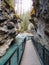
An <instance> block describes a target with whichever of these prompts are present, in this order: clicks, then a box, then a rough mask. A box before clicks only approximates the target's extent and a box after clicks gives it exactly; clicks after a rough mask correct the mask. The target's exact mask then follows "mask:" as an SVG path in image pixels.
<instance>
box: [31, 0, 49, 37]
mask: <svg viewBox="0 0 49 65" xmlns="http://www.w3.org/2000/svg"><path fill="white" fill-rule="evenodd" d="M33 7H34V9H35V14H34V15H33V14H32V16H31V18H32V19H33V18H34V17H36V18H37V19H38V24H37V33H38V34H39V35H41V36H43V35H44V34H46V35H47V36H48V35H49V0H33ZM34 22H35V21H34ZM42 34H43V35H42Z"/></svg>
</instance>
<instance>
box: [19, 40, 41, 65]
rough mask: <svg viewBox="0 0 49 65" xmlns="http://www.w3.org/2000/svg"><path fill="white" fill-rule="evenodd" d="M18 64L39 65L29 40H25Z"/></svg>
mask: <svg viewBox="0 0 49 65" xmlns="http://www.w3.org/2000/svg"><path fill="white" fill-rule="evenodd" d="M20 65H41V63H40V61H39V58H38V56H37V53H36V50H35V48H34V45H33V44H32V41H31V40H28V41H27V42H26V46H25V51H24V54H23V57H22V61H21V63H20Z"/></svg>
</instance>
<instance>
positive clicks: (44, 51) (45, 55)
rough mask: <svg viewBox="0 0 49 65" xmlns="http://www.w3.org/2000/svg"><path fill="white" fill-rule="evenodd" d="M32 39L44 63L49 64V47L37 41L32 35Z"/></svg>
mask: <svg viewBox="0 0 49 65" xmlns="http://www.w3.org/2000/svg"><path fill="white" fill-rule="evenodd" d="M31 39H32V42H33V44H34V46H35V48H36V49H37V52H38V54H39V56H40V58H41V60H42V62H43V64H44V65H49V49H48V48H47V47H46V46H45V45H42V44H41V43H40V42H38V41H36V40H35V39H34V37H32V38H31Z"/></svg>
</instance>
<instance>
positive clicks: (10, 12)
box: [0, 0, 20, 57]
mask: <svg viewBox="0 0 49 65" xmlns="http://www.w3.org/2000/svg"><path fill="white" fill-rule="evenodd" d="M0 5H1V7H0V57H1V56H3V55H4V54H5V53H6V51H7V49H8V48H9V46H10V45H11V43H12V41H13V40H15V37H16V35H17V34H18V33H17V32H16V30H17V28H18V18H17V16H16V15H15V11H14V9H13V7H11V6H10V5H9V4H8V2H7V1H6V0H2V1H1V4H0ZM19 21H20V18H19Z"/></svg>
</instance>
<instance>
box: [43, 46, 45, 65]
mask: <svg viewBox="0 0 49 65" xmlns="http://www.w3.org/2000/svg"><path fill="white" fill-rule="evenodd" d="M43 63H44V65H45V45H43Z"/></svg>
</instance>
